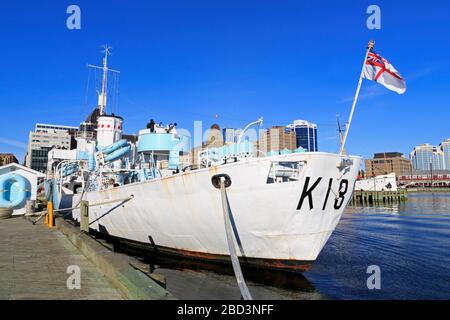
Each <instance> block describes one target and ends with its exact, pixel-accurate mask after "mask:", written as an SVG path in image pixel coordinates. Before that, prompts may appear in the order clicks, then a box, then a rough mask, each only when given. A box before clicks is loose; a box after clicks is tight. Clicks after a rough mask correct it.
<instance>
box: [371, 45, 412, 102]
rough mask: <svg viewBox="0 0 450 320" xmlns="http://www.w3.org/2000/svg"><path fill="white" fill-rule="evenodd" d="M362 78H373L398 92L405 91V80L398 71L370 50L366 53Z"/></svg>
mask: <svg viewBox="0 0 450 320" xmlns="http://www.w3.org/2000/svg"><path fill="white" fill-rule="evenodd" d="M363 76H364V78H366V79H368V80H374V81H376V82H378V83H379V84H381V85H383V86H385V87H386V88H388V89H389V90H392V91H395V92H397V93H398V94H403V93H405V92H406V82H405V80H404V79H403V78H402V76H401V75H400V73H399V72H398V71H397V70H396V69H395V68H394V66H393V65H392V64H390V63H389V61H387V60H386V59H384V58H383V57H382V56H380V55H379V54H376V53H375V52H374V51H373V50H370V51H369V52H368V54H367V60H366V64H365V66H364V72H363Z"/></svg>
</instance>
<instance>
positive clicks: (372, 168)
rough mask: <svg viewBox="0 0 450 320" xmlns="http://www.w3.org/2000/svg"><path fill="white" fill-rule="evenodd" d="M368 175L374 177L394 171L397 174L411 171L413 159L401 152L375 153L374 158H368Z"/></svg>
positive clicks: (405, 173)
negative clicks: (407, 157)
mask: <svg viewBox="0 0 450 320" xmlns="http://www.w3.org/2000/svg"><path fill="white" fill-rule="evenodd" d="M365 164H366V176H367V177H374V176H380V175H385V174H389V173H392V172H394V173H395V175H396V176H403V175H408V174H410V173H411V161H410V160H408V159H406V158H405V157H404V156H403V153H400V152H383V153H375V154H374V156H373V159H366V160H365Z"/></svg>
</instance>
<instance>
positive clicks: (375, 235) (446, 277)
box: [305, 193, 450, 299]
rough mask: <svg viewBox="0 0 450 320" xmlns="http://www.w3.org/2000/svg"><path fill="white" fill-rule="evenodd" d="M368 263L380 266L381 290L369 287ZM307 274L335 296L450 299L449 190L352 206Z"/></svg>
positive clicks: (341, 297) (348, 297) (338, 297)
mask: <svg viewBox="0 0 450 320" xmlns="http://www.w3.org/2000/svg"><path fill="white" fill-rule="evenodd" d="M369 265H378V266H379V267H380V268H381V290H368V289H367V286H366V281H367V277H368V276H369V275H368V274H366V270H367V267H368V266H369ZM305 275H306V277H307V278H308V279H309V280H310V281H311V282H312V283H314V284H315V286H316V288H317V290H319V291H321V292H323V293H325V294H326V295H327V296H328V297H330V298H335V299H449V298H450V194H448V193H413V194H409V195H408V201H407V202H406V203H401V204H396V205H395V204H394V205H390V206H385V207H351V208H348V209H347V212H346V214H344V216H343V218H342V220H341V222H340V224H339V226H338V227H337V229H336V231H335V232H334V234H333V235H332V237H331V238H330V240H329V242H328V244H327V245H326V246H325V248H324V250H323V251H322V253H321V254H320V256H319V259H318V261H317V262H316V264H315V265H314V267H313V268H312V270H311V271H310V272H308V273H306V274H305Z"/></svg>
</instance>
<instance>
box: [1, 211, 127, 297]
mask: <svg viewBox="0 0 450 320" xmlns="http://www.w3.org/2000/svg"><path fill="white" fill-rule="evenodd" d="M69 266H78V267H79V268H80V289H72V290H70V289H69V288H68V287H67V280H68V278H69V277H70V276H71V275H72V274H71V273H67V269H68V267H69ZM0 274H1V275H0V299H2V300H16V299H43V300H47V299H63V300H74V299H89V300H92V299H102V300H111V299H123V298H122V295H121V293H120V291H119V290H117V289H116V288H115V287H113V286H112V285H111V284H110V282H109V281H108V280H107V279H106V278H105V277H104V276H103V274H102V273H101V272H100V271H99V270H98V269H97V268H96V266H95V265H94V264H93V263H92V262H91V261H90V260H88V259H87V258H86V257H85V256H84V255H83V254H82V253H80V251H79V250H78V249H77V248H76V247H75V246H74V245H73V244H72V243H71V242H70V241H69V240H68V239H67V237H66V236H65V235H63V234H62V233H61V232H59V231H58V230H57V229H49V228H48V227H47V226H45V225H43V224H42V223H40V224H39V223H38V224H37V225H32V224H31V223H30V222H29V221H27V220H26V219H24V218H23V217H17V218H11V219H6V220H0Z"/></svg>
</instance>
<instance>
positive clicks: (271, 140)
mask: <svg viewBox="0 0 450 320" xmlns="http://www.w3.org/2000/svg"><path fill="white" fill-rule="evenodd" d="M258 149H259V150H260V151H262V152H263V153H264V154H267V153H269V152H280V151H282V150H284V149H288V150H295V149H297V144H296V135H295V131H294V130H292V129H290V128H287V127H282V126H274V127H271V128H270V129H268V130H266V131H265V132H262V133H261V134H260V136H259V142H258Z"/></svg>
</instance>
